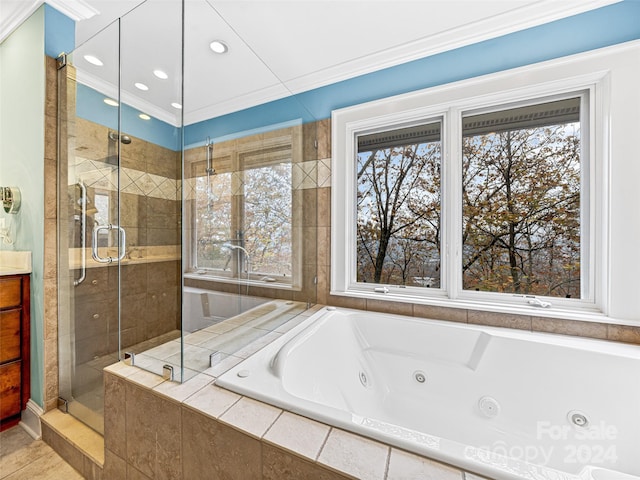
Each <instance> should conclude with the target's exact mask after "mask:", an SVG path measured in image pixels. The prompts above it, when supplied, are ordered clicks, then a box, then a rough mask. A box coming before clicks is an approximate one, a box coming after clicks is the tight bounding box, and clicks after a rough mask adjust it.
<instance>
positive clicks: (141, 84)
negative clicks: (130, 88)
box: [134, 82, 149, 92]
mask: <svg viewBox="0 0 640 480" xmlns="http://www.w3.org/2000/svg"><path fill="white" fill-rule="evenodd" d="M134 85H135V86H136V88H137V89H138V90H143V91H145V92H146V91H147V90H149V87H147V86H146V85H145V84H144V83H140V82H136V83H134Z"/></svg>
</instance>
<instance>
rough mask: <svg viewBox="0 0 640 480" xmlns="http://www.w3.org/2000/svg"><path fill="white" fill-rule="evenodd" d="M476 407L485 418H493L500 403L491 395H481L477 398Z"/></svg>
mask: <svg viewBox="0 0 640 480" xmlns="http://www.w3.org/2000/svg"><path fill="white" fill-rule="evenodd" d="M478 408H479V409H480V413H482V415H484V416H485V417H487V418H494V417H496V416H497V415H498V414H499V413H500V404H499V403H498V401H497V400H496V399H495V398H493V397H482V398H481V399H480V400H478Z"/></svg>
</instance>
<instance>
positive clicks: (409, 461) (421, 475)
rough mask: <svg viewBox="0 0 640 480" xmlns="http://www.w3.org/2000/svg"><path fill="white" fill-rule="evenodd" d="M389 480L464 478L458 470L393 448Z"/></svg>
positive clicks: (459, 479) (454, 479)
mask: <svg viewBox="0 0 640 480" xmlns="http://www.w3.org/2000/svg"><path fill="white" fill-rule="evenodd" d="M387 480H463V476H462V472H461V471H460V470H458V469H456V468H452V467H450V466H448V465H444V464H442V463H438V462H434V461H432V460H428V459H426V458H423V457H418V456H416V455H413V454H411V453H408V452H404V451H402V450H398V449H396V448H392V449H391V457H390V458H389V471H388V473H387Z"/></svg>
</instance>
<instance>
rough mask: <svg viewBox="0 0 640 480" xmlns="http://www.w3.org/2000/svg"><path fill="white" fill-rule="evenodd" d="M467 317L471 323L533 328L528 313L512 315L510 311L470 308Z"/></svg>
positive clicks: (525, 328) (523, 328)
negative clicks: (487, 310) (501, 311)
mask: <svg viewBox="0 0 640 480" xmlns="http://www.w3.org/2000/svg"><path fill="white" fill-rule="evenodd" d="M467 318H468V321H469V323H473V324H476V325H488V326H491V327H506V328H517V329H519V330H531V317H529V316H526V315H512V314H510V313H497V312H484V311H480V310H469V313H468V314H467Z"/></svg>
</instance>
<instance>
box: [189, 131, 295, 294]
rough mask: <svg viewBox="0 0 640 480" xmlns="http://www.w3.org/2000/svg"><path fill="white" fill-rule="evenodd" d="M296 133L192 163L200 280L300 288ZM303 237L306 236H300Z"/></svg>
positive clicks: (239, 143) (226, 148) (236, 145)
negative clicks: (294, 155)
mask: <svg viewBox="0 0 640 480" xmlns="http://www.w3.org/2000/svg"><path fill="white" fill-rule="evenodd" d="M292 141H293V134H292V132H289V133H288V134H279V135H275V134H274V135H273V138H271V139H270V141H269V143H268V144H267V143H266V142H265V141H264V140H263V139H262V137H259V136H258V137H256V138H253V137H247V138H244V139H241V140H236V141H230V142H228V143H219V144H217V145H216V146H215V148H214V149H213V155H212V158H211V159H210V160H209V162H210V165H211V168H210V171H209V172H207V165H208V163H207V161H204V160H201V159H200V160H197V161H192V162H190V163H191V178H192V180H191V181H192V182H193V188H194V190H193V200H194V201H193V203H192V204H191V205H192V210H191V212H190V214H191V216H192V218H193V220H192V222H193V226H194V231H193V237H192V239H193V240H192V242H193V243H192V246H191V249H192V258H193V269H194V270H195V271H197V272H199V275H200V276H199V278H206V277H211V278H215V279H216V280H226V281H238V280H239V281H245V280H246V279H249V280H255V281H259V282H269V285H270V286H273V287H278V286H280V287H283V288H299V282H300V281H301V270H300V269H301V265H300V262H299V261H298V260H297V259H296V257H295V255H294V254H293V252H294V245H295V244H296V242H300V241H301V238H300V235H299V234H298V233H297V232H296V229H295V228H294V223H293V212H294V207H295V204H296V201H297V199H296V198H294V197H295V196H294V191H293V172H292V170H293V169H292V167H293V163H292ZM298 230H299V229H298Z"/></svg>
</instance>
